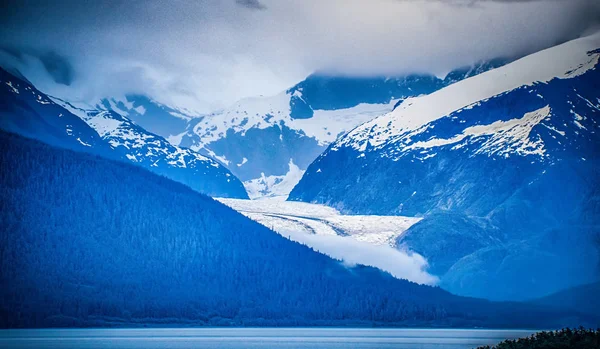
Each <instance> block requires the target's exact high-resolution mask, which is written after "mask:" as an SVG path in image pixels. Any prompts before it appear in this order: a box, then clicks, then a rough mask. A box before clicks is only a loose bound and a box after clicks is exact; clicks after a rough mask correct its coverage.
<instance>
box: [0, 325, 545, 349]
mask: <svg viewBox="0 0 600 349" xmlns="http://www.w3.org/2000/svg"><path fill="white" fill-rule="evenodd" d="M533 332H534V331H527V330H456V329H329V328H310V329H307V328H293V329H290V328H285V329H281V328H201V329H198V328H193V329H189V328H185V329H181V328H160V329H158V328H156V329H31V330H0V348H11V349H12V348H15V349H17V348H40V349H43V348H68V349H75V348H78V349H79V348H116V349H119V348H121V349H123V348H127V349H141V348H143V349H154V348H177V349H181V348H185V349H191V348H201V349H202V348H211V349H213V348H214V349H245V348H259V349H273V348H290V349H304V348H307V349H308V348H311V349H319V348H322V349H337V348H340V349H341V348H344V349H354V348H356V349H358V348H360V349H367V348H368V349H378V348H405V349H406V348H411V349H413V348H414V349H440V348H444V349H466V348H475V347H477V346H480V345H485V344H495V343H498V342H500V341H502V340H504V339H508V338H518V337H524V336H528V335H530V334H531V333H533Z"/></svg>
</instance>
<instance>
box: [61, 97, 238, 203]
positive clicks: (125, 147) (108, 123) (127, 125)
mask: <svg viewBox="0 0 600 349" xmlns="http://www.w3.org/2000/svg"><path fill="white" fill-rule="evenodd" d="M57 101H58V102H59V103H60V102H62V104H63V105H64V106H65V108H68V109H69V110H70V111H71V112H73V113H74V114H77V115H79V117H80V118H81V119H82V120H84V121H85V122H86V123H87V124H88V125H89V126H90V127H92V128H93V129H95V130H96V131H97V132H98V134H99V135H100V136H101V137H102V139H104V140H105V141H106V142H108V144H110V145H111V146H112V147H113V148H114V149H117V150H118V151H120V152H121V153H123V154H124V155H125V157H126V158H127V159H128V160H129V161H131V162H133V163H134V164H137V165H140V166H142V167H145V168H147V169H149V170H150V171H152V172H155V173H158V174H161V175H164V176H165V177H168V178H171V179H173V180H175V181H178V182H181V183H184V184H186V185H188V186H189V187H191V188H192V189H195V190H197V191H199V192H201V193H204V194H207V195H210V196H219V197H231V198H242V199H244V198H248V195H247V193H246V190H245V189H244V186H243V185H242V183H241V182H240V180H239V179H238V178H237V177H235V176H234V175H233V174H231V172H230V171H229V170H227V168H225V167H224V166H223V165H221V164H220V163H219V162H217V161H215V160H214V159H212V158H210V157H206V156H204V155H201V154H199V153H197V152H195V151H193V150H191V149H186V148H181V147H178V146H174V145H172V144H171V143H169V142H168V141H167V140H166V139H164V138H163V137H161V136H158V135H156V134H153V133H150V132H148V131H146V130H145V129H144V128H142V127H140V126H139V125H137V124H136V123H134V122H132V121H131V120H129V119H128V118H127V117H124V116H122V115H120V114H118V113H116V112H114V111H112V110H83V109H78V108H76V107H73V106H72V105H70V104H69V103H67V102H63V101H60V100H58V99H57Z"/></svg>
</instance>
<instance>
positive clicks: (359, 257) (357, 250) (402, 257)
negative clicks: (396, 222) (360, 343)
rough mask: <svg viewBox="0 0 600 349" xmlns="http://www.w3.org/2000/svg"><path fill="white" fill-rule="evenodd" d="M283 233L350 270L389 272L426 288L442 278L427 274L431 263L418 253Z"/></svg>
mask: <svg viewBox="0 0 600 349" xmlns="http://www.w3.org/2000/svg"><path fill="white" fill-rule="evenodd" d="M278 230H279V233H280V234H282V235H284V236H286V237H289V238H290V239H291V240H293V241H296V242H299V243H301V244H304V245H307V246H309V247H311V248H313V249H314V250H316V251H318V252H321V253H323V254H326V255H328V256H330V257H332V258H335V259H337V260H340V261H343V262H344V264H345V265H346V266H349V267H352V266H354V265H357V264H362V265H368V266H372V267H375V268H379V269H381V270H383V271H386V272H388V273H390V274H391V275H393V276H394V277H396V278H399V279H406V280H409V281H412V282H416V283H419V284H424V285H435V284H437V283H438V281H439V280H438V278H437V277H436V276H433V275H431V274H429V273H428V272H427V267H428V264H427V260H425V258H424V257H423V256H421V255H419V254H417V253H413V252H410V251H401V250H397V249H395V248H392V247H390V246H387V245H379V246H377V245H373V244H370V243H366V242H361V241H357V240H355V239H353V238H351V237H342V236H335V235H316V234H306V233H302V232H299V231H296V230H289V231H284V230H282V229H278Z"/></svg>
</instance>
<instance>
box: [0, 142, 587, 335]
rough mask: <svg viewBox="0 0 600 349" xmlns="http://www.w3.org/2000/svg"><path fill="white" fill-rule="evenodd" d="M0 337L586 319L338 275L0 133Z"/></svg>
mask: <svg viewBox="0 0 600 349" xmlns="http://www.w3.org/2000/svg"><path fill="white" fill-rule="evenodd" d="M0 163H1V164H2V170H1V171H0V198H1V201H0V284H1V286H2V287H0V327H49V326H50V327H56V326H136V325H141V324H145V325H152V324H156V325H159V324H160V325H165V324H173V325H190V326H203V325H219V326H233V325H235V326H284V325H285V326H300V325H348V326H373V325H376V326H377V325H379V326H383V325H385V326H444V327H459V326H461V327H465V326H469V327H471V326H487V327H536V326H554V327H557V326H567V325H569V324H571V325H572V324H576V325H579V324H581V323H584V324H585V323H590V322H593V323H595V322H594V321H595V320H594V319H595V318H594V317H593V316H580V315H577V314H573V313H570V312H566V311H554V310H545V307H541V306H537V305H525V304H518V303H493V302H488V301H483V300H476V299H471V298H462V297H457V296H454V295H451V294H450V293H448V292H446V291H443V290H441V289H439V288H437V287H430V286H422V285H417V284H415V283H412V282H408V281H406V280H398V279H395V278H393V277H392V276H390V275H389V274H387V273H384V272H381V271H379V270H378V269H374V268H370V267H363V266H357V267H354V268H347V267H345V266H343V265H342V263H340V262H339V261H336V260H332V259H330V258H328V257H327V256H325V255H322V254H320V253H316V252H314V251H313V250H311V249H310V248H308V247H306V246H303V245H300V244H297V243H294V242H291V241H289V240H287V239H285V238H283V237H281V236H280V235H278V234H276V233H275V232H273V231H271V230H269V229H267V228H266V227H264V226H262V225H259V224H257V223H255V222H253V221H251V220H249V219H248V218H246V217H244V216H242V215H241V214H239V213H237V212H235V211H233V210H232V209H230V208H228V207H226V206H224V205H222V204H220V203H218V202H216V201H214V200H213V199H211V198H209V197H207V196H204V195H202V194H199V193H197V192H195V191H193V190H191V189H190V188H188V187H186V186H184V185H182V184H179V183H176V182H173V181H171V180H168V179H166V178H164V177H161V176H158V175H156V174H153V173H150V172H148V171H146V170H144V169H142V168H139V167H135V166H132V165H128V164H124V163H120V162H115V161H111V160H107V159H103V158H100V157H98V156H95V155H90V154H84V153H77V152H73V151H70V150H65V149H59V148H54V147H52V146H49V145H46V144H43V143H40V142H38V141H34V140H30V139H26V138H22V137H20V136H16V135H13V134H8V133H4V132H0Z"/></svg>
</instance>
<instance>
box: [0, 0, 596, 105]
mask: <svg viewBox="0 0 600 349" xmlns="http://www.w3.org/2000/svg"><path fill="white" fill-rule="evenodd" d="M0 6H1V7H0V25H1V26H2V31H0V47H1V48H5V49H9V50H11V51H19V52H23V55H24V56H26V57H21V58H22V59H21V60H15V59H14V56H10V55H8V56H6V55H5V56H4V58H3V59H2V61H0V63H2V64H7V62H10V63H11V64H16V65H18V66H19V69H20V70H22V71H23V73H24V74H25V75H26V76H27V77H28V78H29V79H30V80H32V81H33V82H34V83H36V84H38V85H42V86H43V87H44V88H43V89H45V90H46V91H47V92H49V93H52V94H55V95H59V96H60V95H63V96H70V97H73V96H74V98H78V99H81V100H86V101H93V100H94V99H97V98H101V97H105V96H114V95H122V94H126V93H145V94H148V95H149V96H150V97H152V98H154V99H156V100H158V101H160V102H163V103H166V104H170V105H176V106H180V107H186V108H188V109H191V110H194V111H195V112H198V113H203V112H210V111H212V110H214V109H218V108H221V107H225V106H228V105H230V104H233V103H234V102H235V101H236V100H237V99H240V98H243V97H248V96H253V95H261V94H262V95H272V94H276V93H278V92H280V91H282V90H284V89H286V88H288V87H290V86H291V85H293V84H295V83H296V82H298V81H299V80H301V79H303V78H304V77H305V76H306V75H308V74H310V73H312V72H314V71H322V72H327V73H331V74H341V75H351V76H356V75H358V76H364V75H368V76H389V75H400V74H406V73H414V72H417V73H418V72H423V73H432V74H438V75H442V74H444V73H446V72H448V71H449V70H451V69H453V68H456V67H459V66H464V65H469V64H472V63H474V62H476V61H479V60H486V59H492V58H497V57H516V56H520V55H524V54H528V53H531V52H534V51H537V50H540V49H543V48H546V47H549V46H552V45H556V44H558V43H561V42H564V41H566V40H569V39H573V38H576V37H578V36H580V35H583V34H584V33H589V32H590V30H593V29H590V28H597V27H595V26H596V25H597V24H598V20H599V18H600V4H599V3H598V2H597V1H595V0H568V1H567V0H565V1H561V0H545V1H544V0H538V1H533V0H531V1H508V0H505V1H500V0H478V1H461V0H453V1H439V0H405V1H402V0H370V1H366V0H306V1H292V0H262V1H258V0H231V1H221V0H181V1H177V2H166V1H158V0H149V1H140V0H104V1H80V0H61V1H58V0H57V1H55V2H52V1H43V2H39V1H33V2H27V1H20V0H8V1H3V2H2V5H0ZM249 9H250V10H249ZM49 53H52V54H54V55H55V56H54V58H56V57H62V58H64V62H67V64H64V65H59V66H56V65H54V66H53V65H52V64H50V67H48V64H47V63H48V62H47V61H46V64H44V62H43V57H44V56H45V55H47V54H49ZM7 57H8V58H7ZM51 61H52V62H54V63H56V59H54V60H53V59H51ZM52 62H51V63H52ZM65 67H69V68H68V69H65ZM57 79H58V80H61V79H62V82H63V83H59V84H56V83H55V82H56V81H57ZM53 82H54V83H53Z"/></svg>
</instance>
